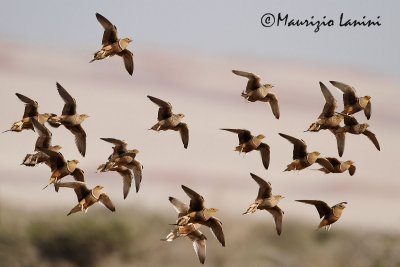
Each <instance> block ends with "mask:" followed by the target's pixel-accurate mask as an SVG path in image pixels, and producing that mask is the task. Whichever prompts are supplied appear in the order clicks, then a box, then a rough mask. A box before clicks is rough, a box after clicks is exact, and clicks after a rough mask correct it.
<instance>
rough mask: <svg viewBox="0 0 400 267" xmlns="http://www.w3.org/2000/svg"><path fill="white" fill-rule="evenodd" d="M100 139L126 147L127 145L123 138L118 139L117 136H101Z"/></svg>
mask: <svg viewBox="0 0 400 267" xmlns="http://www.w3.org/2000/svg"><path fill="white" fill-rule="evenodd" d="M100 139H101V140H103V141H106V142H109V143H111V144H113V145H115V146H122V147H126V145H127V143H126V142H124V141H122V140H119V139H116V138H112V137H101V138H100Z"/></svg>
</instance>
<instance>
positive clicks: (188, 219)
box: [169, 185, 225, 247]
mask: <svg viewBox="0 0 400 267" xmlns="http://www.w3.org/2000/svg"><path fill="white" fill-rule="evenodd" d="M182 189H183V191H185V193H186V194H187V195H188V196H189V197H190V205H189V206H187V205H186V204H183V203H182V202H181V201H179V200H177V199H176V198H173V197H170V198H169V201H170V202H171V204H172V205H174V207H175V209H176V211H177V212H178V213H179V214H178V217H179V218H178V220H177V223H176V225H178V226H184V225H187V224H189V223H194V224H196V223H199V224H202V225H205V226H207V227H209V228H210V229H211V231H212V232H213V234H214V236H215V237H216V238H217V239H218V241H219V242H220V243H221V245H222V246H224V247H225V237H224V233H223V231H222V223H221V221H220V220H218V219H217V218H215V217H213V215H214V214H215V213H216V212H217V211H218V209H215V208H206V207H204V198H203V197H202V196H201V195H199V194H198V193H196V192H195V191H193V190H192V189H190V188H188V187H186V186H184V185H182Z"/></svg>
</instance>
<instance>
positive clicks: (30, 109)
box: [15, 93, 39, 118]
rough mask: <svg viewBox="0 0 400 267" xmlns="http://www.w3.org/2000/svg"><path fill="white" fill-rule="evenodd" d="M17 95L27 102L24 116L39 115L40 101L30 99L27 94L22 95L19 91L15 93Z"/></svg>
mask: <svg viewBox="0 0 400 267" xmlns="http://www.w3.org/2000/svg"><path fill="white" fill-rule="evenodd" d="M15 95H16V96H17V97H18V98H19V100H21V101H22V102H24V103H25V110H24V116H23V118H28V117H35V116H37V115H38V114H39V113H38V106H39V105H38V103H37V102H36V101H34V100H32V99H30V98H29V97H27V96H24V95H21V94H19V93H15Z"/></svg>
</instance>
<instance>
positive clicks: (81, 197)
mask: <svg viewBox="0 0 400 267" xmlns="http://www.w3.org/2000/svg"><path fill="white" fill-rule="evenodd" d="M55 186H56V189H57V191H58V189H59V188H60V187H68V188H73V189H74V191H75V194H76V196H77V197H78V202H79V203H78V204H77V205H76V206H75V207H73V208H72V209H71V211H70V212H69V213H68V214H67V216H68V215H71V214H73V213H75V212H79V211H85V213H86V212H87V211H88V209H89V207H90V206H92V205H93V204H95V203H97V202H99V201H100V202H101V204H103V205H104V206H105V207H106V208H107V209H109V210H111V211H112V212H114V211H115V206H114V204H113V203H112V202H111V199H110V198H109V197H108V196H107V194H106V193H103V192H102V190H103V188H104V187H103V186H101V185H97V186H96V187H94V188H93V189H91V190H90V189H88V188H87V187H86V184H85V183H84V182H69V183H57V184H55Z"/></svg>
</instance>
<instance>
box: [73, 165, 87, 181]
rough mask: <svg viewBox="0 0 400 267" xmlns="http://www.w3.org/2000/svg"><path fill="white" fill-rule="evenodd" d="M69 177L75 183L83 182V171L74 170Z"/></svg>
mask: <svg viewBox="0 0 400 267" xmlns="http://www.w3.org/2000/svg"><path fill="white" fill-rule="evenodd" d="M71 175H72V176H73V177H74V179H75V181H79V182H85V176H84V171H83V170H82V169H79V168H75V170H74V171H73V172H72V173H71Z"/></svg>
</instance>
